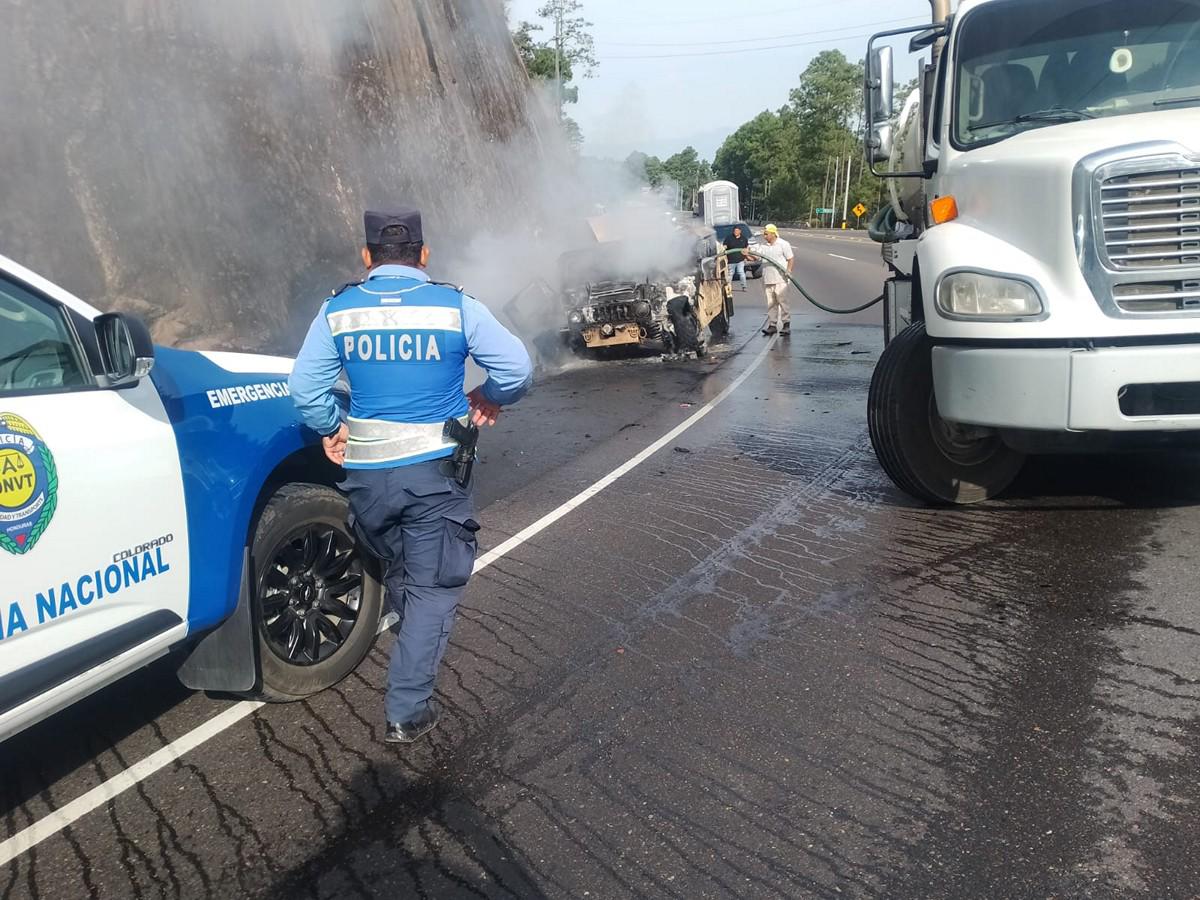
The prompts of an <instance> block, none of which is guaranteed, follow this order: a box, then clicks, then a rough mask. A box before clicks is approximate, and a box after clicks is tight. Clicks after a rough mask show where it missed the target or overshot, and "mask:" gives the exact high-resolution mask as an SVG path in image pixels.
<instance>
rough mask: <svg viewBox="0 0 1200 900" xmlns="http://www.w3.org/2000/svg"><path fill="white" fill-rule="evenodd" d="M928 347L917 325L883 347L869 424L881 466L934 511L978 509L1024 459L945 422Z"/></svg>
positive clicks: (981, 433) (985, 434)
mask: <svg viewBox="0 0 1200 900" xmlns="http://www.w3.org/2000/svg"><path fill="white" fill-rule="evenodd" d="M932 351H933V341H932V340H930V338H929V337H928V335H926V334H925V324H924V323H923V322H914V323H913V324H911V325H909V326H908V327H907V328H905V329H904V330H903V331H901V332H900V333H899V334H898V335H896V337H895V338H893V339H892V340H891V341H890V342H889V343H888V345H887V347H885V348H884V351H883V354H882V355H881V356H880V357H879V363H878V364H877V365H876V366H875V372H874V374H873V375H872V377H871V389H870V392H869V394H868V397H867V425H868V429H869V431H870V434H871V445H872V446H873V447H874V448H875V455H876V457H878V459H879V464H880V465H881V466H882V467H883V470H884V471H885V472H887V474H888V477H890V478H891V479H892V481H893V482H895V484H896V487H898V488H900V490H902V491H904V492H905V493H906V494H909V495H910V496H912V497H914V498H916V499H917V500H922V501H924V502H926V503H931V504H935V505H951V504H967V503H978V502H979V501H981V500H987V499H989V498H990V497H995V496H996V495H997V494H999V493H1001V492H1002V491H1003V490H1004V489H1005V488H1007V487H1008V486H1009V485H1010V484H1012V482H1013V479H1015V478H1016V477H1017V473H1018V472H1020V470H1021V466H1022V465H1023V464H1024V461H1025V456H1024V454H1022V453H1019V452H1017V451H1016V450H1013V449H1011V448H1010V447H1008V446H1006V445H1005V444H1004V443H1003V441H1001V439H1000V437H999V436H998V435H996V434H994V433H992V432H989V431H987V430H985V429H972V428H969V427H964V426H956V425H954V424H952V423H949V422H946V421H945V420H943V419H942V418H941V416H939V415H938V412H937V404H936V403H935V402H934V396H933V361H932Z"/></svg>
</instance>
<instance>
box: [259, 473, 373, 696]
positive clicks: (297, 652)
mask: <svg viewBox="0 0 1200 900" xmlns="http://www.w3.org/2000/svg"><path fill="white" fill-rule="evenodd" d="M348 511H349V510H348V504H347V502H346V500H345V498H344V497H343V496H342V495H341V494H339V493H338V492H337V491H335V490H333V489H332V488H328V487H322V486H320V485H315V484H289V485H285V486H284V487H281V488H280V489H279V490H278V491H277V492H276V493H275V494H274V496H272V497H271V499H270V501H268V503H267V505H266V506H265V507H264V509H263V511H262V514H261V515H260V516H259V519H258V524H257V526H256V527H255V531H254V543H253V545H252V549H251V560H252V563H253V566H254V586H255V591H256V594H255V604H254V610H255V615H254V624H255V634H256V636H257V640H258V652H259V662H260V665H261V671H262V681H261V688H260V689H259V690H258V691H256V692H255V694H254V696H255V697H257V698H258V699H260V700H269V701H273V702H287V701H292V700H302V699H303V698H305V697H307V696H309V695H310V694H315V693H316V692H317V691H321V690H324V689H325V688H327V687H330V686H332V685H334V684H337V682H339V681H341V680H342V679H343V678H345V677H346V676H347V675H348V674H350V672H351V671H353V670H354V668H355V667H356V666H357V665H358V664H359V663H360V662H362V660H363V657H365V656H366V655H367V652H368V651H369V650H370V649H371V645H372V644H373V643H374V642H375V637H376V634H377V632H378V626H379V621H380V616H381V614H382V607H383V587H382V585H381V584H380V581H379V578H378V572H377V570H376V563H375V562H374V561H373V560H372V559H371V558H370V557H369V556H368V555H367V554H364V553H362V552H360V550H359V547H358V544H357V542H356V540H355V538H354V535H353V534H352V533H351V531H350V529H349V527H348V526H347V524H346V520H347V513H348Z"/></svg>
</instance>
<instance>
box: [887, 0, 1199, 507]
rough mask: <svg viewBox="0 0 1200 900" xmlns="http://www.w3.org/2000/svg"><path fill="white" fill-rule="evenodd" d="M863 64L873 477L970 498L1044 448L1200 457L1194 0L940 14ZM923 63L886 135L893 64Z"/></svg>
mask: <svg viewBox="0 0 1200 900" xmlns="http://www.w3.org/2000/svg"><path fill="white" fill-rule="evenodd" d="M930 3H931V6H932V13H933V15H932V25H929V26H918V27H916V28H907V29H897V30H894V31H887V32H882V33H880V34H877V35H875V36H874V37H872V38H871V41H870V43H869V44H868V47H867V60H868V63H867V74H866V90H865V99H866V120H867V121H866V125H867V147H868V149H867V153H868V157H869V160H870V162H871V171H872V172H873V173H874V174H876V175H878V176H880V177H883V178H886V179H887V184H888V187H889V191H890V194H891V204H890V206H889V207H887V208H885V209H884V210H883V211H882V214H881V215H880V216H877V217H876V219H875V220H874V221H873V222H872V236H873V237H875V239H876V240H880V241H882V242H883V256H884V259H885V261H886V262H887V264H888V267H889V269H890V271H891V276H890V278H889V280H888V281H887V282H886V285H885V295H884V296H885V303H884V307H885V313H884V321H885V326H884V327H885V332H886V346H885V349H884V351H883V354H882V356H881V358H880V360H879V364H878V366H877V367H876V369H875V372H874V375H873V377H872V381H871V390H870V398H869V423H870V434H871V441H872V444H873V446H874V448H875V453H876V455H877V456H878V458H879V461H880V464H881V465H882V467H883V468H884V470H885V471H886V472H887V474H888V475H889V476H890V477H891V479H892V480H893V481H894V482H895V483H896V485H897V486H898V487H900V488H901V489H902V490H903V491H905V492H906V493H908V494H910V495H911V496H913V497H915V498H918V499H920V500H923V501H926V502H930V503H935V504H956V503H972V502H976V501H980V500H984V499H987V498H989V497H993V496H995V495H996V494H998V493H1000V492H1001V491H1003V490H1004V489H1005V488H1006V487H1008V486H1009V485H1010V484H1011V483H1012V481H1013V479H1014V478H1015V477H1016V475H1017V473H1018V471H1019V470H1020V468H1021V466H1022V464H1023V462H1024V460H1025V458H1026V456H1027V455H1029V454H1034V453H1055V452H1068V453H1074V452H1084V451H1091V452H1095V451H1099V452H1116V451H1120V450H1126V449H1141V448H1145V447H1157V446H1171V445H1175V444H1180V443H1187V442H1189V440H1190V441H1191V442H1192V443H1195V442H1196V439H1197V437H1198V435H1197V432H1198V431H1200V0H1137V2H1132V0H1053V2H1047V0H962V2H961V3H960V4H959V5H958V8H957V9H956V10H955V11H954V12H953V14H952V13H951V9H950V0H930ZM907 33H912V34H913V35H914V36H913V38H912V40H911V44H910V48H909V49H910V52H914V53H917V52H920V51H922V50H925V49H931V51H932V52H931V54H930V55H931V57H932V61H931V62H928V63H923V64H922V65H921V72H920V76H921V77H920V87H919V88H918V89H917V90H915V91H913V93H912V95H911V96H910V97H908V98H907V101H906V102H905V103H904V104H903V109H902V111H901V112H900V115H899V116H898V118H895V119H893V116H894V113H895V110H894V108H893V102H892V94H893V71H892V49H891V47H888V46H880V47H876V46H875V44H876V43H877V42H878V41H881V40H882V39H885V38H889V37H893V36H896V35H900V34H907Z"/></svg>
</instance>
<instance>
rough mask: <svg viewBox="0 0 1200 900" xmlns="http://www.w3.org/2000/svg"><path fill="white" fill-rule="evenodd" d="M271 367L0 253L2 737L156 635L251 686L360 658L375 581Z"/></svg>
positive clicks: (137, 663)
mask: <svg viewBox="0 0 1200 900" xmlns="http://www.w3.org/2000/svg"><path fill="white" fill-rule="evenodd" d="M290 369H291V361H290V360H287V359H279V358H274V357H266V356H252V355H244V354H235V353H201V352H191V351H181V350H172V349H167V348H162V347H155V346H154V345H153V344H152V343H151V340H150V336H149V332H148V331H147V329H146V327H145V326H144V325H143V324H142V323H141V322H139V321H138V320H136V319H134V318H133V317H130V316H125V315H122V314H120V313H108V314H103V315H102V314H100V313H99V312H98V311H97V310H95V309H93V308H91V307H90V306H88V305H87V304H86V303H83V302H82V301H80V300H79V299H78V298H76V297H74V296H72V295H71V294H69V293H68V292H66V291H64V290H62V289H61V288H59V287H57V286H55V285H53V284H51V283H50V282H48V281H46V280H45V279H43V278H40V277H39V276H37V275H36V274H34V273H33V272H30V271H28V270H27V269H25V268H23V267H21V266H19V265H17V264H15V263H13V262H11V261H9V260H7V259H4V258H3V257H0V740H3V739H5V738H7V737H9V736H11V735H12V734H14V733H15V732H17V731H19V730H21V729H22V728H25V727H27V726H29V725H31V724H33V723H34V722H37V721H38V720H40V719H43V718H45V717H46V716H48V715H50V714H52V713H54V712H55V711H57V710H59V709H62V708H63V707H65V706H67V705H68V704H70V703H72V702H74V701H75V700H78V699H80V698H81V697H83V696H85V695H87V694H90V693H92V692H93V691H96V690H97V689H99V688H101V687H102V686H104V685H106V684H109V683H111V682H112V681H114V680H116V679H118V678H120V677H121V676H123V675H125V674H127V673H129V672H131V671H133V670H135V669H138V668H140V667H142V666H144V665H146V664H147V663H148V662H150V661H151V660H154V659H156V658H158V657H161V656H164V655H166V654H168V653H174V654H175V655H176V657H177V658H178V659H179V675H180V678H181V680H182V681H183V683H184V684H185V685H187V686H188V687H191V688H196V689H205V690H214V691H221V692H229V693H235V694H240V695H243V696H253V697H258V698H261V699H267V700H293V699H299V698H301V697H304V696H306V695H308V694H311V693H313V692H315V691H319V690H321V689H323V688H325V687H328V686H329V685H331V684H334V683H335V682H337V681H338V680H339V679H341V678H342V677H343V676H345V675H346V674H347V673H348V672H350V671H351V670H352V669H353V668H354V667H355V666H356V665H357V664H358V663H359V662H360V661H361V659H362V658H363V656H364V655H365V654H366V653H367V651H368V649H369V648H370V646H371V643H372V641H373V639H374V637H375V634H376V632H377V626H378V623H379V621H380V611H381V604H382V588H381V586H380V582H379V578H378V576H377V575H376V574H375V572H374V571H373V567H372V564H371V561H370V560H369V559H367V558H364V557H361V556H360V555H359V554H358V552H357V550H356V545H355V542H354V540H353V537H352V534H351V532H350V531H349V530H348V529H347V526H346V506H345V502H344V501H343V499H342V497H341V495H340V494H338V493H337V492H336V491H335V490H334V489H333V484H334V481H335V479H336V478H337V477H338V471H339V470H337V469H336V468H335V467H334V466H332V465H331V464H329V463H328V462H327V461H326V460H325V458H324V455H323V454H322V453H321V450H320V442H319V440H318V439H317V437H316V435H314V434H313V433H312V432H311V431H309V430H307V429H306V428H305V427H304V426H302V425H301V423H300V421H299V419H298V417H297V415H296V413H295V411H294V408H293V405H292V401H291V399H290V397H289V395H288V386H287V376H288V373H289V371H290Z"/></svg>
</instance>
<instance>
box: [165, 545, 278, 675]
mask: <svg viewBox="0 0 1200 900" xmlns="http://www.w3.org/2000/svg"><path fill="white" fill-rule="evenodd" d="M252 571H253V570H252V569H251V567H250V548H249V547H246V548H244V549H243V551H242V586H241V589H240V590H239V591H238V602H237V606H236V607H235V608H234V610H233V614H232V615H231V616H230V617H229V618H228V619H226V620H225V621H224V622H222V623H221V624H220V625H219V626H218V627H217V628H215V629H214V630H212V631H210V632H209V633H208V634H206V635H205V636H204V637H202V638H201V639H200V641H199V643H197V644H196V645H195V646H194V647H193V648H192V651H191V653H189V654H188V656H187V659H185V660H184V661H183V662H182V663H181V664H180V666H179V669H178V670H177V672H176V674H177V675H178V676H179V680H180V681H181V682H182V683H183V686H184V687H186V688H191V689H192V690H194V691H220V692H230V693H242V692H245V691H252V690H255V689H256V688H258V679H259V670H258V641H256V640H255V639H254V603H253V597H252V588H251V576H252Z"/></svg>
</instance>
